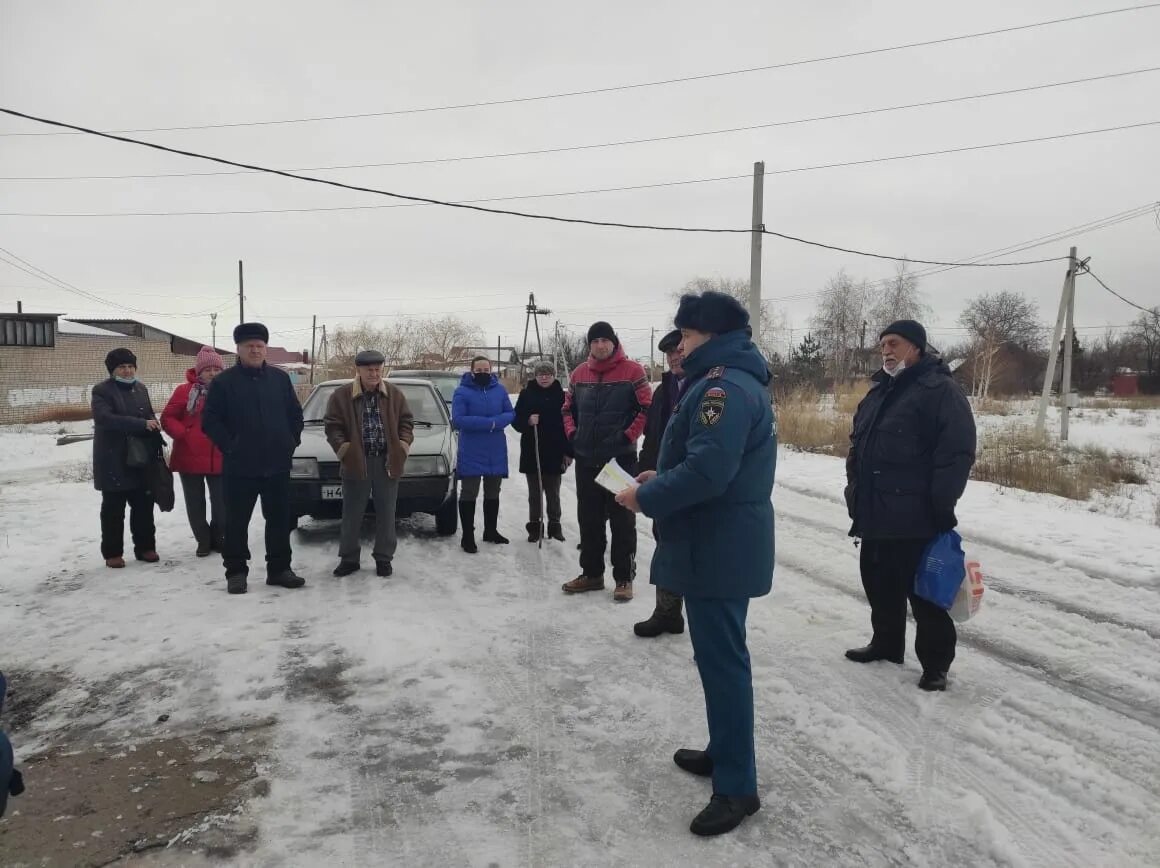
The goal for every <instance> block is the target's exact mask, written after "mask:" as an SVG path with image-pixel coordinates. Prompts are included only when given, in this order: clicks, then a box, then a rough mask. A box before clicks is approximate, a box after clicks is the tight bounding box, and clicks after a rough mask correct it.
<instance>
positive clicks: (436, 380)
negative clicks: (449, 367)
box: [388, 371, 463, 404]
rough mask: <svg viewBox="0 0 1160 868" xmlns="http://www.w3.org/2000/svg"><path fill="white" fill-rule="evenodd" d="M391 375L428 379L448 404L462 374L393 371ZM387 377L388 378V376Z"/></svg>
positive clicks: (453, 395)
mask: <svg viewBox="0 0 1160 868" xmlns="http://www.w3.org/2000/svg"><path fill="white" fill-rule="evenodd" d="M391 376H393V377H411V378H413V379H416V380H430V381H431V385H432V386H434V387H435V388H436V390H438V392H439V395H440V397H442V398H443V400H444V401H446V402H447V403H448V404H450V403H451V399H452V398H454V397H455V390H456V389H457V388H458V387H459V381H460V380H461V379H462V378H463V375H462V374H454V373H451V372H450V371H395V372H393V373H392V374H391ZM388 379H390V378H389V377H388Z"/></svg>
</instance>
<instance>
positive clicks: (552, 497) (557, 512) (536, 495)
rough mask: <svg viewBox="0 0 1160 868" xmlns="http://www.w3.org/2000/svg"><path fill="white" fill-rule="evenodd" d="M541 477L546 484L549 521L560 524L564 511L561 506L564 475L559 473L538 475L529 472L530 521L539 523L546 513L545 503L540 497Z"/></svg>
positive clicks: (545, 495)
mask: <svg viewBox="0 0 1160 868" xmlns="http://www.w3.org/2000/svg"><path fill="white" fill-rule="evenodd" d="M541 479H542V480H543V485H544V499H546V500H547V501H548V521H550V522H553V523H555V524H559V523H560V516H561V513H562V510H561V508H560V482H561V481H562V480H563V477H562V476H560V475H559V474H556V475H555V476H536V475H535V474H534V473H529V474H528V521H529V522H530V523H532V524H537V523H538V522H539V521H540V519H541V518H543V515H544V504H543V501H542V500H541V498H540V480H541Z"/></svg>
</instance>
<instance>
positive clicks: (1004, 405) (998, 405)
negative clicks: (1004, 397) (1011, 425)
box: [971, 398, 1018, 416]
mask: <svg viewBox="0 0 1160 868" xmlns="http://www.w3.org/2000/svg"><path fill="white" fill-rule="evenodd" d="M971 409H973V410H974V411H975V415H976V416H1010V415H1012V414H1014V413H1016V412H1018V410H1017V408H1016V407H1015V406H1014V405H1012V404H1011V403H1010V402H1009V401H1000V400H998V399H997V398H974V399H972V400H971Z"/></svg>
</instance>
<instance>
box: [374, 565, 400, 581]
mask: <svg viewBox="0 0 1160 868" xmlns="http://www.w3.org/2000/svg"><path fill="white" fill-rule="evenodd" d="M394 574H395V568H394V567H392V566H391V562H390V561H379V562H378V563H377V564H375V575H376V576H380V577H382V578H384V579H385V578H388V577H390V576H393V575H394Z"/></svg>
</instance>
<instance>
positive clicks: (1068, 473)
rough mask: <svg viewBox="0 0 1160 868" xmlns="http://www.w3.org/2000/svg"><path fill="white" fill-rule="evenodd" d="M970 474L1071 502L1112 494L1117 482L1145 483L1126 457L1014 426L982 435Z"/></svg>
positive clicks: (1127, 483) (981, 478)
mask: <svg viewBox="0 0 1160 868" xmlns="http://www.w3.org/2000/svg"><path fill="white" fill-rule="evenodd" d="M971 476H972V478H974V479H978V480H982V481H983V482H993V483H995V484H996V485H1002V486H1005V487H1007V488H1018V489H1022V490H1023V491H1038V492H1043V493H1045V494H1056V495H1059V496H1060V497H1067V498H1070V499H1071V500H1088V499H1089V498H1090V497H1091V496H1092V494H1094V493H1097V492H1101V493H1111V492H1113V491H1115V489H1116V487H1117V486H1119V485H1142V484H1144V483H1145V482H1146V481H1147V480H1146V479H1145V478H1144V477H1143V476H1142V475H1141V474H1140V472H1139V470H1137V468H1136V462H1135V460H1134V459H1132V458H1131V457H1130V456H1127V455H1124V454H1122V453H1110V452H1107V451H1106V450H1103V449H1099V448H1096V447H1092V446H1087V447H1083V448H1080V449H1077V448H1073V447H1071V446H1063V447H1061V446H1059V445H1057V444H1054V443H1052V442H1050V441H1048V440H1046V439H1044V438H1042V437H1039V436H1038V435H1036V434H1035V432H1034V431H1032V430H1031V429H1028V428H1022V427H1018V426H1012V427H1009V428H1002V429H999V430H994V431H988V432H986V433H984V435H983V438H982V442H981V443H980V448H979V456H978V460H977V461H976V462H975V467H974V469H973V470H972V472H971Z"/></svg>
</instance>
